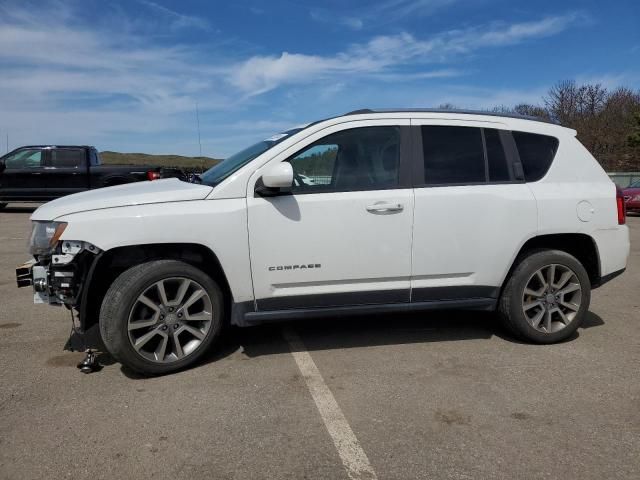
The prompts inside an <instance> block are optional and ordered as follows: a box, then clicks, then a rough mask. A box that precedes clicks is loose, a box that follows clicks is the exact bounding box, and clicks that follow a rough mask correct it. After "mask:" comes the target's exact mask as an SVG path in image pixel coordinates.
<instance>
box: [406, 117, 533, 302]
mask: <svg viewBox="0 0 640 480" xmlns="http://www.w3.org/2000/svg"><path fill="white" fill-rule="evenodd" d="M412 124H413V125H415V127H414V129H413V132H414V134H415V138H416V142H415V143H416V145H417V146H418V148H417V149H416V151H415V159H416V162H415V171H414V176H413V178H414V185H415V202H416V204H415V224H414V229H413V272H412V279H411V287H412V292H411V299H412V301H414V302H422V301H434V300H457V299H466V298H497V296H498V294H499V291H500V286H501V283H502V281H503V279H504V277H505V275H506V273H507V271H508V269H509V267H510V265H511V263H512V261H513V259H514V257H515V255H516V254H517V252H518V251H519V249H520V247H521V245H522V244H523V243H524V241H526V240H527V239H528V238H529V237H530V236H531V234H532V233H533V232H535V231H536V229H537V219H536V203H535V199H534V197H533V195H532V194H531V191H530V189H529V188H528V186H527V185H526V184H525V183H524V181H523V180H522V179H517V178H516V174H515V173H514V168H513V163H514V162H515V161H517V156H516V155H517V154H516V153H514V152H515V145H514V143H513V139H512V137H511V135H510V132H508V131H506V130H504V129H501V128H500V126H501V125H500V124H493V123H487V124H482V123H479V122H474V123H470V124H469V125H464V123H462V122H459V121H458V122H455V121H449V122H447V121H442V120H440V121H435V120H412Z"/></svg>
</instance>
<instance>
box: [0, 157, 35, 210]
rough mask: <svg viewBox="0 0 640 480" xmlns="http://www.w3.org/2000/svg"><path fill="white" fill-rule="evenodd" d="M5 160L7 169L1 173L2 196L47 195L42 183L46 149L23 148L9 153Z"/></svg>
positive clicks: (9, 197)
mask: <svg viewBox="0 0 640 480" xmlns="http://www.w3.org/2000/svg"><path fill="white" fill-rule="evenodd" d="M3 162H4V164H5V169H4V171H3V172H2V173H0V197H2V198H4V199H22V200H37V199H40V198H46V197H47V192H46V191H45V189H44V186H43V184H42V178H43V173H44V172H45V168H44V167H45V150H43V149H41V148H22V149H20V150H17V151H15V152H13V153H11V154H9V155H7V156H6V157H5V158H4V159H3Z"/></svg>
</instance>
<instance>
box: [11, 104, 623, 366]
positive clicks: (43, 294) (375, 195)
mask: <svg viewBox="0 0 640 480" xmlns="http://www.w3.org/2000/svg"><path fill="white" fill-rule="evenodd" d="M575 135H576V132H575V131H573V130H570V129H567V128H563V127H561V126H559V125H555V124H551V123H545V122H542V121H539V120H535V119H530V118H523V117H512V116H506V115H492V114H487V113H472V112H449V111H428V110H398V111H372V110H360V111H357V112H352V113H350V114H346V115H342V116H339V117H335V118H330V119H328V120H322V121H319V122H316V123H313V124H310V125H307V126H305V127H303V128H296V129H293V130H289V131H287V132H284V133H281V134H279V135H275V136H273V137H271V138H268V139H266V140H264V141H262V142H259V143H257V144H255V145H253V146H251V147H249V148H247V149H246V150H243V151H242V152H240V153H238V154H236V155H233V156H231V157H229V158H228V159H226V160H225V161H223V162H222V163H220V164H218V165H216V166H215V167H213V168H211V169H210V170H208V171H207V172H205V173H204V174H203V175H202V176H201V177H200V183H199V184H191V183H185V182H181V181H180V180H177V179H168V180H160V181H154V182H146V183H137V184H134V185H124V186H118V187H113V188H106V189H101V190H96V191H91V192H86V193H80V194H77V195H72V196H69V197H65V198H62V199H59V200H55V201H53V202H51V203H48V204H46V205H44V206H42V207H40V208H39V209H38V210H36V212H35V213H34V214H33V216H32V220H33V233H32V236H31V253H32V254H33V255H34V257H35V260H34V261H33V262H31V263H30V264H28V265H26V266H23V267H22V268H19V269H18V272H17V274H18V283H19V285H31V284H33V286H34V289H35V291H36V293H35V297H36V301H38V302H44V303H50V304H64V305H67V306H68V307H73V308H74V309H76V310H77V311H78V312H79V321H80V328H81V329H82V331H88V330H90V329H91V327H94V326H96V325H99V329H100V333H101V336H102V340H103V341H104V344H105V345H106V347H107V349H108V350H109V352H110V353H111V354H112V355H113V356H114V357H115V358H116V359H117V360H119V361H120V362H122V363H123V364H125V365H127V366H129V367H130V368H132V369H135V370H137V371H140V372H143V373H146V374H160V373H166V372H170V371H174V370H177V369H180V368H183V367H185V366H187V365H190V364H192V363H193V362H194V361H196V360H197V359H198V358H199V357H201V356H202V354H203V353H205V351H206V350H207V348H208V347H209V346H210V345H211V344H212V343H213V342H214V340H215V339H216V338H217V337H218V336H219V334H220V333H221V331H222V329H223V326H224V324H225V323H227V322H230V323H231V324H234V325H239V326H248V325H253V324H256V323H260V322H265V321H272V320H276V319H278V320H280V319H290V318H291V319H292V318H310V317H319V316H327V315H337V314H352V313H359V314H362V313H368V312H396V311H410V310H411V311H417V310H419V311H426V310H433V309H445V308H451V309H467V310H497V311H498V312H499V313H500V315H501V317H502V318H503V319H504V321H505V323H506V325H507V326H508V327H509V328H510V329H511V330H512V332H513V333H514V334H516V335H518V336H519V337H521V338H524V339H526V340H529V341H532V342H537V343H553V342H558V341H560V340H563V339H565V338H567V337H569V336H570V335H571V334H572V333H573V332H574V331H575V330H576V329H577V328H578V326H579V325H580V323H581V322H582V320H583V319H584V316H585V313H586V311H587V309H588V307H589V300H590V294H591V289H592V288H594V287H597V286H599V285H601V284H602V283H604V282H605V281H607V280H609V279H611V278H613V277H614V276H616V275H618V274H620V273H621V272H622V271H623V270H624V269H625V265H626V262H627V257H628V254H629V232H628V229H627V227H626V225H625V212H624V202H623V201H622V198H621V197H620V196H619V195H618V194H617V193H616V187H615V185H614V184H613V183H612V182H611V181H610V180H609V178H608V177H607V175H606V174H605V172H604V171H603V170H602V168H601V167H600V166H599V165H598V163H597V162H596V160H595V159H594V158H593V157H592V156H591V155H590V154H589V152H588V151H587V150H586V149H585V148H584V147H583V146H582V145H581V144H580V143H579V142H578V140H577V139H576V138H575Z"/></svg>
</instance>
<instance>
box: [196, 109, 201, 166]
mask: <svg viewBox="0 0 640 480" xmlns="http://www.w3.org/2000/svg"><path fill="white" fill-rule="evenodd" d="M196 122H197V123H198V146H199V147H200V156H202V142H201V141H200V112H199V111H198V101H197V100H196Z"/></svg>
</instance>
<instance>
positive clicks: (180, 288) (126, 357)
mask: <svg viewBox="0 0 640 480" xmlns="http://www.w3.org/2000/svg"><path fill="white" fill-rule="evenodd" d="M223 305H224V302H223V294H222V291H221V290H220V287H218V285H217V284H216V283H215V282H214V281H213V280H212V279H211V278H210V277H209V276H208V275H206V274H205V273H204V272H202V271H201V270H199V269H197V268H195V267H194V266H192V265H189V264H187V263H184V262H180V261H176V260H156V261H152V262H148V263H143V264H141V265H137V266H135V267H132V268H130V269H129V270H127V271H125V272H124V273H122V274H121V275H120V276H119V277H118V278H116V280H115V281H114V282H113V284H112V285H111V287H110V288H109V290H108V291H107V294H106V296H105V297H104V301H103V302H102V308H101V309H100V322H99V323H100V333H101V335H102V339H103V341H104V344H105V346H106V347H107V350H108V351H109V353H110V354H111V355H113V357H114V358H115V359H116V360H117V361H119V362H120V363H122V364H123V365H126V366H127V367H129V368H131V369H132V370H135V371H137V372H140V373H143V374H146V375H160V374H165V373H169V372H174V371H176V370H180V369H183V368H185V367H187V366H190V365H193V364H194V363H195V362H196V361H197V360H198V359H199V358H200V357H202V355H203V354H204V353H205V352H206V351H207V349H208V347H209V346H211V344H212V343H213V342H214V340H215V339H216V338H217V337H218V336H219V335H220V332H221V330H222V326H223V315H224V311H223Z"/></svg>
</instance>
